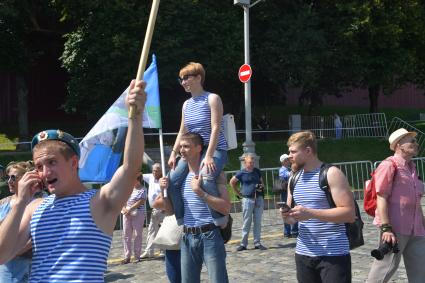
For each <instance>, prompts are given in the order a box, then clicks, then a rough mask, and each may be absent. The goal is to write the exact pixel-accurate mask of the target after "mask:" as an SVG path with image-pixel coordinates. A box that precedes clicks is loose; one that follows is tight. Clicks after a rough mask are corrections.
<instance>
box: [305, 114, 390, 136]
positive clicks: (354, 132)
mask: <svg viewBox="0 0 425 283" xmlns="http://www.w3.org/2000/svg"><path fill="white" fill-rule="evenodd" d="M341 120H342V121H341V122H342V138H352V137H385V136H386V135H387V118H386V116H385V114H384V113H371V114H356V115H345V116H342V117H341ZM301 128H302V129H303V130H311V131H312V132H314V134H315V135H316V136H317V137H319V138H334V137H335V136H336V132H335V124H334V118H333V117H332V116H303V117H302V124H301Z"/></svg>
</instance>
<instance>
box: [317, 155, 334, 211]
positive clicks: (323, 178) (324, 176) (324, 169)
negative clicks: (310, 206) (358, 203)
mask: <svg viewBox="0 0 425 283" xmlns="http://www.w3.org/2000/svg"><path fill="white" fill-rule="evenodd" d="M332 166H333V165H332V164H329V163H323V164H322V166H320V173H319V186H320V189H321V190H322V191H324V192H325V194H326V199H327V200H328V203H329V206H330V207H331V208H333V207H336V205H335V202H334V200H333V198H332V195H331V191H330V188H329V183H328V170H329V168H331V167H332Z"/></svg>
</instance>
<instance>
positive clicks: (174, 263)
mask: <svg viewBox="0 0 425 283" xmlns="http://www.w3.org/2000/svg"><path fill="white" fill-rule="evenodd" d="M180 265H181V261H180V250H165V271H166V272H167V277H168V280H170V283H181V282H182V273H181V267H180Z"/></svg>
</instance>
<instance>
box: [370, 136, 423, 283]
mask: <svg viewBox="0 0 425 283" xmlns="http://www.w3.org/2000/svg"><path fill="white" fill-rule="evenodd" d="M416 135H417V133H415V132H408V131H407V130H405V129H403V128H400V129H398V130H396V131H395V132H393V133H392V134H391V135H390V137H389V143H390V149H391V150H393V151H395V154H394V156H390V157H388V158H387V159H385V160H384V161H383V162H382V163H381V164H380V165H379V166H378V168H377V169H376V172H375V177H374V178H375V187H376V193H377V209H376V213H375V219H374V224H376V225H377V226H378V227H379V228H380V237H381V242H387V243H391V244H392V245H394V244H395V243H397V244H398V248H399V250H400V251H399V252H398V253H393V252H391V251H390V252H389V253H387V254H386V255H385V256H384V258H383V259H382V260H376V259H375V260H374V261H373V264H372V267H371V270H370V272H369V276H368V279H367V282H368V283H371V282H388V281H389V280H390V279H391V276H392V275H393V274H394V273H395V272H396V270H397V268H398V265H399V263H400V260H401V256H402V255H403V260H404V265H405V267H406V273H407V278H408V281H409V282H410V283H416V282H424V280H425V256H424V255H425V224H424V223H425V220H424V215H423V212H422V207H421V197H422V195H423V193H424V185H423V183H422V181H421V180H419V178H418V174H417V171H416V166H415V164H414V162H413V161H412V160H411V159H412V158H413V157H414V156H416V155H417V154H418V149H419V145H418V143H417V142H416V139H415V137H416Z"/></svg>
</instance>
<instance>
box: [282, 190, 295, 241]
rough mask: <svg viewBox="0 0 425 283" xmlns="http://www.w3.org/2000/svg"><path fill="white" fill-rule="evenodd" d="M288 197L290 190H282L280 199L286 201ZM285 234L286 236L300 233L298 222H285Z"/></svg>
mask: <svg viewBox="0 0 425 283" xmlns="http://www.w3.org/2000/svg"><path fill="white" fill-rule="evenodd" d="M287 198H288V191H287V190H285V191H282V192H281V193H280V201H282V202H286V201H287ZM283 234H284V235H285V236H290V235H297V234H298V222H296V223H294V224H292V225H291V224H287V223H285V224H284V228H283Z"/></svg>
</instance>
